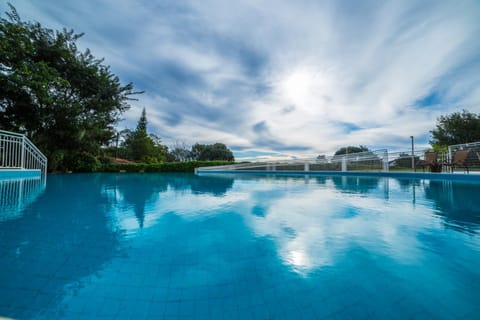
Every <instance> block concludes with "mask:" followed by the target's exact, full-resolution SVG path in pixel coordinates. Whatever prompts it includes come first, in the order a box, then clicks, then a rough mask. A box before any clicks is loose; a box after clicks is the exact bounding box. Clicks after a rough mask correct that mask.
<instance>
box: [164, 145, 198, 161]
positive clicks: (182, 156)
mask: <svg viewBox="0 0 480 320" xmlns="http://www.w3.org/2000/svg"><path fill="white" fill-rule="evenodd" d="M168 160H169V161H172V162H173V161H180V162H183V161H189V160H192V156H191V150H190V149H189V147H188V146H187V144H185V143H184V142H179V141H175V144H174V145H173V147H172V148H171V150H170V152H169V153H168Z"/></svg>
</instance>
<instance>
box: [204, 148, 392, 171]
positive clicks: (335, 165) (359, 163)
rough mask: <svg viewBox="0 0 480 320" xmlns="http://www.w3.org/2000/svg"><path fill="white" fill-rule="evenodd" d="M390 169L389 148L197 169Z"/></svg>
mask: <svg viewBox="0 0 480 320" xmlns="http://www.w3.org/2000/svg"><path fill="white" fill-rule="evenodd" d="M213 170H214V171H219V170H224V171H250V170H251V171H388V152H387V150H376V151H367V152H359V153H351V154H344V155H337V156H333V157H321V158H314V159H296V160H282V161H268V162H252V163H241V164H234V165H227V166H215V167H202V168H199V169H198V170H197V171H213Z"/></svg>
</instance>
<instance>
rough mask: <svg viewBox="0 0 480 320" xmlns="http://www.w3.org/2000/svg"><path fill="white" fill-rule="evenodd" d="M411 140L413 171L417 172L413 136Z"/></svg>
mask: <svg viewBox="0 0 480 320" xmlns="http://www.w3.org/2000/svg"><path fill="white" fill-rule="evenodd" d="M410 139H412V169H414V170H415V153H414V152H415V151H414V148H413V136H410Z"/></svg>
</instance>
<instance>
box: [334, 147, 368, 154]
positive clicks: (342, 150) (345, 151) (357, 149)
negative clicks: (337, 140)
mask: <svg viewBox="0 0 480 320" xmlns="http://www.w3.org/2000/svg"><path fill="white" fill-rule="evenodd" d="M366 151H369V150H368V148H367V147H365V146H362V145H361V146H358V147H353V146H348V147H343V148H340V149H338V150H337V151H336V152H335V154H334V155H335V156H339V155H342V154H350V153H359V152H366Z"/></svg>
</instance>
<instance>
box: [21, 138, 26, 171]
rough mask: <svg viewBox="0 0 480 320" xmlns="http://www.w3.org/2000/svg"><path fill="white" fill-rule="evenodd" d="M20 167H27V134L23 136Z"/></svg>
mask: <svg viewBox="0 0 480 320" xmlns="http://www.w3.org/2000/svg"><path fill="white" fill-rule="evenodd" d="M20 167H21V168H22V169H25V136H22V155H21V162H20Z"/></svg>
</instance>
